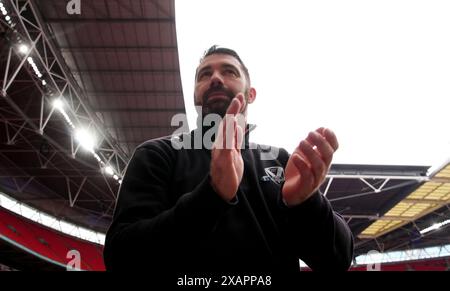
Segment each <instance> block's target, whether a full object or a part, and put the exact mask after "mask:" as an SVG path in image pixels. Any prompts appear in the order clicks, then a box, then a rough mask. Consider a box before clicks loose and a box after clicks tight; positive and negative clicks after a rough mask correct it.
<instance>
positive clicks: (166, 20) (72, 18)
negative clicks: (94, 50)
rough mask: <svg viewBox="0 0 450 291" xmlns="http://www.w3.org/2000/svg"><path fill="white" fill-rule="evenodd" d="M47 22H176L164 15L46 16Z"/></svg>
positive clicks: (173, 18)
mask: <svg viewBox="0 0 450 291" xmlns="http://www.w3.org/2000/svg"><path fill="white" fill-rule="evenodd" d="M45 22H47V23H50V24H52V23H71V24H84V23H156V24H159V23H175V17H164V18H146V17H136V18H112V17H111V18H104V17H98V18H93V17H91V18H87V17H86V18H82V17H76V18H75V17H71V18H46V19H45Z"/></svg>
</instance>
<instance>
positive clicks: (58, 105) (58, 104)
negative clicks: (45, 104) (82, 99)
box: [53, 98, 64, 111]
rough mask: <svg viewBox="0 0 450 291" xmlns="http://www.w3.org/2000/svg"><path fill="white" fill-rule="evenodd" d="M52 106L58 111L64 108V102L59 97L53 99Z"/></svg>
mask: <svg viewBox="0 0 450 291" xmlns="http://www.w3.org/2000/svg"><path fill="white" fill-rule="evenodd" d="M53 107H55V108H56V109H58V110H59V111H62V110H63V109H64V103H63V102H62V100H61V99H59V98H58V99H55V100H54V101H53Z"/></svg>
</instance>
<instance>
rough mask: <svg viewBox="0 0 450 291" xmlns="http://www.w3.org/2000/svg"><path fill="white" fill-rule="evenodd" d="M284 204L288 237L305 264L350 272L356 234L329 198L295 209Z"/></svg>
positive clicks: (317, 198) (315, 198)
mask: <svg viewBox="0 0 450 291" xmlns="http://www.w3.org/2000/svg"><path fill="white" fill-rule="evenodd" d="M284 152H285V153H286V151H284ZM286 154H287V153H286ZM285 160H286V162H287V159H285ZM280 196H281V195H280ZM280 203H282V207H284V209H285V213H286V219H287V236H288V238H289V241H290V243H291V244H292V248H293V249H294V250H296V253H297V254H298V257H299V258H300V259H301V260H303V261H304V262H305V263H306V264H307V265H308V266H309V267H310V268H311V269H312V270H317V271H326V270H348V268H349V267H350V265H351V263H352V259H353V234H352V232H351V230H350V228H349V227H348V225H347V223H346V222H345V220H344V219H343V218H342V217H341V216H340V215H339V214H338V213H336V212H335V211H334V210H333V208H332V206H331V204H330V202H329V201H328V199H327V198H326V197H325V196H323V195H322V194H320V193H319V192H316V193H314V194H313V195H312V196H311V197H310V198H308V199H307V200H306V201H304V202H303V203H302V204H300V205H298V206H295V207H287V206H285V204H284V203H283V202H280Z"/></svg>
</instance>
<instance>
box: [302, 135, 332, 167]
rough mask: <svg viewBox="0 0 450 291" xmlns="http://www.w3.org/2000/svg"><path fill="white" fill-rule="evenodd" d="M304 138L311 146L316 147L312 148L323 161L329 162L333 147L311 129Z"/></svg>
mask: <svg viewBox="0 0 450 291" xmlns="http://www.w3.org/2000/svg"><path fill="white" fill-rule="evenodd" d="M306 140H307V141H308V142H309V143H310V144H311V145H312V146H313V148H314V146H316V147H317V148H316V149H314V150H315V151H316V152H317V153H318V154H319V155H320V156H321V158H322V160H323V161H324V162H325V164H326V165H329V164H331V160H332V159H333V153H334V148H333V147H332V146H331V145H330V143H329V142H328V141H327V140H326V139H325V137H323V136H322V135H321V134H319V133H318V132H316V131H312V132H310V133H309V134H308V137H307V138H306Z"/></svg>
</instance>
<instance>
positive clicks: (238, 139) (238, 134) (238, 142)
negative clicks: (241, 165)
mask: <svg viewBox="0 0 450 291" xmlns="http://www.w3.org/2000/svg"><path fill="white" fill-rule="evenodd" d="M243 140H244V130H243V129H242V127H241V126H239V125H238V124H237V123H236V137H235V141H236V149H237V150H238V151H239V152H241V149H242V146H243Z"/></svg>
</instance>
